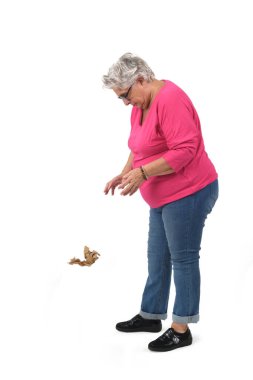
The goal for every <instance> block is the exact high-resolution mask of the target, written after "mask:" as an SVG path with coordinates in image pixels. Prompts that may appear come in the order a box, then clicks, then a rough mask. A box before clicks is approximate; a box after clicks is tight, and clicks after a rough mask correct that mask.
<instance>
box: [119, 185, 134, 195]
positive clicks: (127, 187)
mask: <svg viewBox="0 0 253 380" xmlns="http://www.w3.org/2000/svg"><path fill="white" fill-rule="evenodd" d="M132 186H133V185H130V184H128V186H126V187H125V188H124V190H123V191H122V192H121V193H120V194H121V195H127V194H128V193H129V192H130V191H131V189H132Z"/></svg>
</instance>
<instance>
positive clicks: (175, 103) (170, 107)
mask: <svg viewBox="0 0 253 380" xmlns="http://www.w3.org/2000/svg"><path fill="white" fill-rule="evenodd" d="M159 113H160V126H161V129H162V132H163V134H164V137H165V139H166V143H167V146H168V152H166V153H165V154H164V155H163V156H162V157H163V158H164V159H165V160H166V161H167V162H168V164H169V165H170V167H171V168H172V169H174V171H175V172H178V171H179V170H181V169H182V168H183V167H185V166H186V165H187V164H188V163H189V162H190V161H191V160H192V159H193V157H194V156H195V154H196V152H197V148H198V145H199V143H200V140H201V132H200V125H199V119H198V116H197V114H196V111H195V109H194V107H193V105H192V104H191V103H190V101H189V100H188V99H187V98H184V97H183V96H181V94H171V96H170V95H169V96H167V97H166V99H164V101H163V102H162V104H161V108H160V112H159Z"/></svg>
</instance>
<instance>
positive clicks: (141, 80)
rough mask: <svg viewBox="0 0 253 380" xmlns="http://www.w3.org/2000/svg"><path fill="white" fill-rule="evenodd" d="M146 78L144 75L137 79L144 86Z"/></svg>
mask: <svg viewBox="0 0 253 380" xmlns="http://www.w3.org/2000/svg"><path fill="white" fill-rule="evenodd" d="M144 80H145V79H144V78H143V77H139V78H138V79H137V82H139V83H140V84H141V85H142V86H143V82H144Z"/></svg>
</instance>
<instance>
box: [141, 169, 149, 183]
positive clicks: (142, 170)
mask: <svg viewBox="0 0 253 380" xmlns="http://www.w3.org/2000/svg"><path fill="white" fill-rule="evenodd" d="M140 169H141V174H142V177H143V179H145V181H147V179H148V175H147V172H146V171H145V169H144V168H143V166H140Z"/></svg>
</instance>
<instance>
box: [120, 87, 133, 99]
mask: <svg viewBox="0 0 253 380" xmlns="http://www.w3.org/2000/svg"><path fill="white" fill-rule="evenodd" d="M132 87H133V85H132V86H130V87H129V89H128V90H127V92H125V94H122V95H119V96H118V98H119V99H121V100H128V101H129V99H128V95H129V92H130V91H131V88H132Z"/></svg>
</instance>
